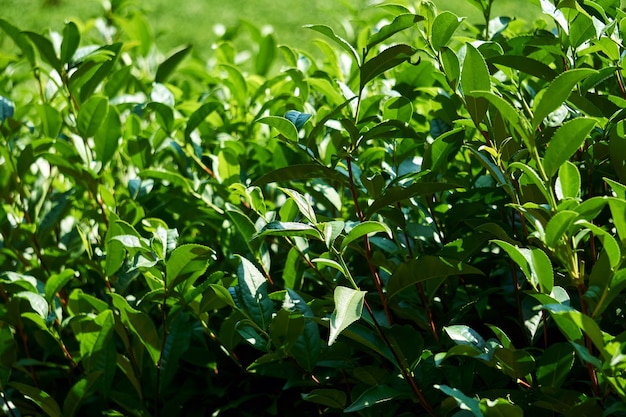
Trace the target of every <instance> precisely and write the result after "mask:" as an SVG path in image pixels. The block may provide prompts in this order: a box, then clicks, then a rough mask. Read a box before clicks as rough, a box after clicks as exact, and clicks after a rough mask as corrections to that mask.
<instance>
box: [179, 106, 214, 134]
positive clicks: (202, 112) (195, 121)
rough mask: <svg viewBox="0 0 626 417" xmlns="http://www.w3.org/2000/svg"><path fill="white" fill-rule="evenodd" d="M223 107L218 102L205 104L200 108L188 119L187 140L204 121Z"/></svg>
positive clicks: (186, 127)
mask: <svg viewBox="0 0 626 417" xmlns="http://www.w3.org/2000/svg"><path fill="white" fill-rule="evenodd" d="M220 107H221V104H220V103H218V102H216V101H210V102H208V103H204V104H203V105H201V106H200V107H198V108H197V109H196V110H195V111H194V112H193V113H191V116H189V119H187V126H185V138H187V139H189V138H190V136H191V132H193V131H194V130H195V129H196V128H197V127H198V126H200V123H202V122H203V121H204V119H206V118H207V117H208V116H209V115H210V114H211V113H213V112H214V111H216V110H217V109H218V108H220Z"/></svg>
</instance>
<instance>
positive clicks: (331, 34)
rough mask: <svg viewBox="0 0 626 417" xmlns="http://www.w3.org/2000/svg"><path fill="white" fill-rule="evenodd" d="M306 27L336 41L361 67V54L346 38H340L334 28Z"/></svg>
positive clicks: (321, 26) (323, 26) (322, 26)
mask: <svg viewBox="0 0 626 417" xmlns="http://www.w3.org/2000/svg"><path fill="white" fill-rule="evenodd" d="M304 27H305V28H307V29H311V30H314V31H316V32H319V33H321V34H322V35H324V36H326V37H327V38H329V39H331V40H332V41H334V42H335V43H336V44H337V45H339V47H341V49H343V50H344V51H345V52H347V53H348V55H349V56H351V57H352V59H354V62H356V64H357V65H358V66H361V59H360V58H359V54H358V53H357V51H356V49H354V47H353V46H352V45H350V43H349V42H348V41H346V40H345V39H344V38H342V37H341V36H338V35H337V34H336V33H335V31H334V30H333V29H332V28H330V27H328V26H326V25H304Z"/></svg>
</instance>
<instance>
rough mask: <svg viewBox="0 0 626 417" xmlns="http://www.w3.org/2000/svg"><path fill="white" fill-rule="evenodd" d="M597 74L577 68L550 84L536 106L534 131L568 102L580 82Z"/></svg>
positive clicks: (593, 71)
mask: <svg viewBox="0 0 626 417" xmlns="http://www.w3.org/2000/svg"><path fill="white" fill-rule="evenodd" d="M595 73H596V71H595V70H592V69H588V68H576V69H571V70H569V71H565V72H564V73H562V74H560V75H559V76H557V77H556V78H555V79H554V81H552V82H551V83H550V85H549V86H548V88H547V89H546V90H545V91H544V93H543V95H542V96H541V98H540V99H539V100H538V102H537V104H536V107H535V113H534V115H533V120H532V130H535V129H537V127H538V126H539V125H540V124H541V122H543V119H545V118H546V117H548V115H549V114H550V113H552V112H553V111H554V110H556V109H557V108H558V107H559V106H560V105H561V104H563V102H564V101H565V100H567V97H569V95H570V93H571V92H572V90H573V89H574V87H575V86H576V84H577V83H578V82H580V81H582V80H583V79H584V78H586V77H588V76H590V75H591V74H595ZM566 159H567V158H566ZM555 172H556V171H555Z"/></svg>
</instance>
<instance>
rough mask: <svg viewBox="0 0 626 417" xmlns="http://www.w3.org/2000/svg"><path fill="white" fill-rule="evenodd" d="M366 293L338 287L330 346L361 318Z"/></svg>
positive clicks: (331, 326) (335, 296) (332, 318)
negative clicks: (342, 332)
mask: <svg viewBox="0 0 626 417" xmlns="http://www.w3.org/2000/svg"><path fill="white" fill-rule="evenodd" d="M365 294H367V292H366V291H358V290H354V289H352V288H347V287H342V286H337V287H336V288H335V293H334V300H335V311H333V314H332V315H331V317H330V335H329V338H328V346H330V345H332V344H333V343H335V341H336V340H337V337H338V336H339V334H340V333H341V331H342V330H344V329H345V328H347V327H348V326H349V325H350V324H352V323H354V322H355V321H357V320H358V319H360V318H361V313H362V311H363V303H364V300H365Z"/></svg>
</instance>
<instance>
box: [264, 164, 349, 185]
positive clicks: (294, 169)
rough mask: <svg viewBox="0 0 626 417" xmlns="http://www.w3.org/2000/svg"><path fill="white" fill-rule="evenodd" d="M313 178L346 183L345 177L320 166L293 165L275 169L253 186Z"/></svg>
mask: <svg viewBox="0 0 626 417" xmlns="http://www.w3.org/2000/svg"><path fill="white" fill-rule="evenodd" d="M315 178H322V179H328V180H332V181H337V182H339V183H342V184H343V183H345V184H347V183H348V179H347V177H346V176H344V175H343V174H341V173H340V172H339V171H336V170H334V169H332V168H328V167H325V166H324V165H320V164H295V165H289V166H286V167H283V168H278V169H275V170H274V171H271V172H269V173H267V174H265V175H263V176H261V177H260V178H258V179H256V180H255V181H254V182H253V183H252V184H253V185H264V184H269V183H272V182H289V181H297V180H310V179H315Z"/></svg>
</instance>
